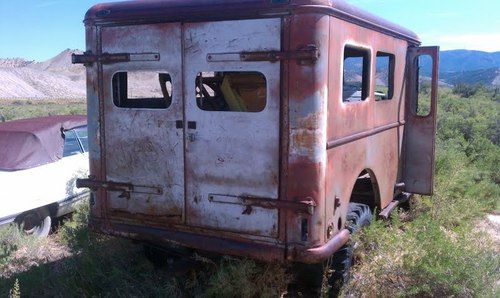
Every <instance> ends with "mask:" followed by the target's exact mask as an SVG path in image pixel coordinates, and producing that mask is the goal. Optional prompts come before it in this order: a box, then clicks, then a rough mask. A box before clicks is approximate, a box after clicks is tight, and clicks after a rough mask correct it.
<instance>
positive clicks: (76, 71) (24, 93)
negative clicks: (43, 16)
mask: <svg viewBox="0 0 500 298" xmlns="http://www.w3.org/2000/svg"><path fill="white" fill-rule="evenodd" d="M81 52H82V51H80V50H71V49H66V50H64V51H62V52H61V53H59V54H58V55H56V56H55V57H53V58H51V59H49V60H47V61H43V62H35V61H28V60H25V59H22V58H9V59H0V99H1V98H4V99H6V98H8V99H60V98H70V99H84V98H85V67H84V66H82V65H73V64H71V54H73V53H81Z"/></svg>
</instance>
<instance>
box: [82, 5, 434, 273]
mask: <svg viewBox="0 0 500 298" xmlns="http://www.w3.org/2000/svg"><path fill="white" fill-rule="evenodd" d="M84 22H85V26H86V38H87V51H86V52H85V53H84V54H82V55H74V56H73V62H74V63H84V64H85V65H86V66H87V76H88V77H87V82H88V86H87V87H88V88H87V96H88V111H89V127H90V130H89V136H90V148H91V151H90V174H91V176H90V178H89V179H84V180H79V185H80V186H82V187H88V188H90V189H91V190H92V198H93V199H92V200H91V201H92V208H91V218H90V226H91V227H92V228H93V229H95V230H97V231H100V232H103V233H106V234H113V235H120V236H124V237H128V238H134V239H137V240H142V241H146V242H150V243H154V244H157V245H161V246H163V247H167V246H170V245H176V246H181V247H186V248H190V249H196V250H204V251H210V252H216V253H221V254H230V255H237V256H245V257H250V258H255V259H260V260H264V261H289V262H297V263H305V264H320V263H322V262H324V261H327V260H328V259H331V258H336V257H335V255H334V253H335V252H337V251H339V249H341V248H342V247H343V246H344V245H345V244H346V243H347V241H348V239H349V236H350V234H351V232H354V231H355V230H357V229H358V228H359V227H360V226H363V225H365V224H367V223H368V222H369V219H370V218H371V212H373V211H374V210H379V211H381V215H382V216H388V214H389V213H390V211H391V210H392V209H393V208H395V207H396V206H397V205H398V204H399V203H400V202H401V201H402V200H405V199H408V197H409V196H410V193H419V194H426V195H429V194H431V193H432V189H433V172H434V137H435V129H436V94H437V73H438V72H437V65H438V48H437V47H419V45H420V39H419V38H418V36H417V35H415V34H414V33H413V32H411V31H409V30H407V29H404V28H401V27H399V26H397V25H394V24H392V23H390V22H387V21H384V20H382V19H380V18H378V17H376V16H373V15H371V14H369V13H367V12H365V11H362V10H360V9H358V8H355V7H353V6H351V5H349V4H347V3H346V2H344V1H340V0H336V1H329V0H289V1H288V0H286V1H281V0H280V1H277V0H267V1H262V0H249V1H236V2H235V1H229V0H218V1H201V0H182V1H181V0H172V1H152V2H144V1H131V2H122V3H109V4H99V5H96V6H94V7H93V8H91V9H90V10H89V11H88V12H87V14H86V16H85V21H84ZM421 56H427V57H428V58H429V59H430V60H431V65H432V73H429V74H427V75H428V76H430V77H431V78H432V79H431V82H432V89H431V92H430V94H431V98H430V102H429V107H430V108H429V109H428V110H429V111H428V113H427V114H421V113H419V110H418V107H419V106H420V105H419V98H418V94H417V93H418V92H417V90H418V82H419V81H418V70H419V62H418V61H419V59H420V58H421ZM151 78H155V79H151ZM380 80H385V83H384V84H383V86H379V83H378V82H379V81H380ZM141 83H142V84H146V86H147V88H146V87H145V86H142V87H141ZM422 103H425V102H422ZM344 247H345V246H344ZM340 252H341V254H340V255H338V258H340V259H336V260H334V262H333V263H336V264H337V265H338V266H345V264H346V262H345V260H348V259H349V258H350V257H352V253H351V252H352V250H342V249H341V250H340ZM330 263H332V262H330ZM342 264H344V265H342ZM337 268H339V267H337ZM342 270H344V269H339V270H337V272H341V273H342V272H343V271H342ZM342 274H343V273H342Z"/></svg>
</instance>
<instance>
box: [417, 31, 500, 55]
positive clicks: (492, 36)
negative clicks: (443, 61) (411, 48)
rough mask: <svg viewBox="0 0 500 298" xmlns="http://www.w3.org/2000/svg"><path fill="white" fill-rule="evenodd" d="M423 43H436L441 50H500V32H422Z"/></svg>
mask: <svg viewBox="0 0 500 298" xmlns="http://www.w3.org/2000/svg"><path fill="white" fill-rule="evenodd" d="M420 38H421V40H422V41H423V43H424V45H438V46H440V47H441V50H456V49H467V50H478V51H486V52H496V51H500V33H474V34H473V33H466V34H422V35H421V36H420Z"/></svg>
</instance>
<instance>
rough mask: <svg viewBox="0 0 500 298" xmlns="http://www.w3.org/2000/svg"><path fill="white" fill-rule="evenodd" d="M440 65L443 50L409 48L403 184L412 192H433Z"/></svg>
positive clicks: (426, 193) (427, 193)
mask: <svg viewBox="0 0 500 298" xmlns="http://www.w3.org/2000/svg"><path fill="white" fill-rule="evenodd" d="M438 65H439V47H416V48H409V49H408V62H407V69H408V76H407V88H408V89H407V98H408V100H407V101H406V112H405V115H406V124H405V132H404V137H403V181H404V183H405V191H407V192H410V193H418V194H424V195H431V194H432V193H433V188H434V163H435V142H436V118H437V94H438V93H437V91H438V90H437V89H438ZM424 66H427V67H426V68H427V71H426V68H424Z"/></svg>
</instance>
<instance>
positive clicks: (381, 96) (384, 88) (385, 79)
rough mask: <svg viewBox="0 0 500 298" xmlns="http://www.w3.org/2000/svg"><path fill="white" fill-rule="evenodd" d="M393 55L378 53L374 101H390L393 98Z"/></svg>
mask: <svg viewBox="0 0 500 298" xmlns="http://www.w3.org/2000/svg"><path fill="white" fill-rule="evenodd" d="M394 60H395V59H394V55H392V54H388V53H383V52H378V53H377V61H376V74H375V94H374V97H375V100H387V99H392V97H393V96H394Z"/></svg>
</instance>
